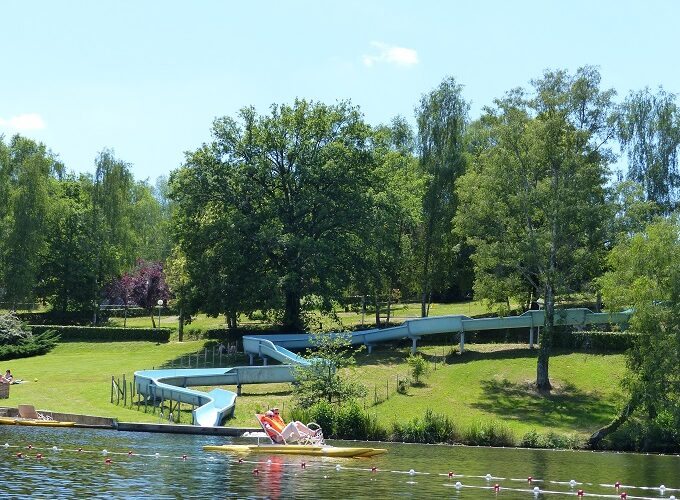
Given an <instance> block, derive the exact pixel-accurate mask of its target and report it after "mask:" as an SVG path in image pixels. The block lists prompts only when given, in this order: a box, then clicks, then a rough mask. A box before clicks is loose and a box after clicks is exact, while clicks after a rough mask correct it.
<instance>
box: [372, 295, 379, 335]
mask: <svg viewBox="0 0 680 500" xmlns="http://www.w3.org/2000/svg"><path fill="white" fill-rule="evenodd" d="M378 299H379V298H378V294H377V293H376V294H375V295H374V296H373V301H374V302H375V327H376V328H380V302H379V300H378Z"/></svg>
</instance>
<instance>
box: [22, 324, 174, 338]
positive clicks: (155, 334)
mask: <svg viewBox="0 0 680 500" xmlns="http://www.w3.org/2000/svg"><path fill="white" fill-rule="evenodd" d="M30 326H31V328H32V329H33V333H34V334H40V333H42V332H44V331H47V330H54V331H55V332H56V333H58V334H59V336H60V337H61V341H62V342H82V341H85V342H88V341H98V342H129V341H135V340H146V341H149V342H168V341H169V340H170V333H171V332H172V330H171V329H170V328H120V327H109V326H56V325H30Z"/></svg>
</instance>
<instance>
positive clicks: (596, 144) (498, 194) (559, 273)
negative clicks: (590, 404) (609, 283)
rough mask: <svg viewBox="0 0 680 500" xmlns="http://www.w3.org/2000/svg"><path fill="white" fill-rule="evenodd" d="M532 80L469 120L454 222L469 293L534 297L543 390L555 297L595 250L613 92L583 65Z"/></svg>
mask: <svg viewBox="0 0 680 500" xmlns="http://www.w3.org/2000/svg"><path fill="white" fill-rule="evenodd" d="M532 84H533V90H534V92H533V95H529V96H527V95H526V93H525V92H524V91H522V90H521V89H518V90H515V91H512V92H511V93H509V94H508V95H507V96H506V97H505V98H504V99H500V100H497V101H496V108H495V109H489V110H487V112H486V114H485V116H483V117H482V119H481V120H480V122H479V123H478V124H477V125H476V127H477V130H476V138H475V144H476V147H475V149H473V153H472V155H471V160H470V163H471V167H470V169H469V171H468V173H466V174H465V175H464V176H463V177H462V178H461V179H460V182H459V186H458V196H459V198H460V200H461V207H460V210H459V212H458V214H457V215H456V219H455V220H456V226H457V228H458V230H459V231H460V232H461V233H462V234H464V235H466V236H467V237H468V238H469V241H470V242H471V243H472V244H473V245H474V247H475V254H474V255H473V261H474V264H475V273H476V275H475V293H476V294H478V295H479V296H480V297H482V298H486V299H489V300H492V301H497V300H499V299H500V298H501V297H503V296H505V297H510V296H515V297H521V298H524V294H525V293H526V291H527V290H530V291H533V293H534V296H542V297H543V300H544V303H545V309H546V315H545V317H546V320H545V328H544V330H543V334H542V335H541V341H540V350H539V356H538V363H537V376H536V385H537V388H538V389H539V390H549V389H550V387H551V385H550V381H549V377H548V361H549V357H550V348H551V343H552V336H553V331H554V325H555V307H556V296H558V295H560V294H564V293H567V292H571V291H576V290H579V289H580V288H582V287H583V286H584V285H585V284H586V283H588V282H589V281H590V280H591V279H592V278H593V277H594V275H595V273H596V271H597V270H598V269H600V267H601V266H600V262H601V259H602V257H603V253H604V251H605V248H604V244H603V239H604V234H605V233H604V225H605V221H606V217H607V211H606V209H605V200H604V194H605V192H604V182H605V180H606V174H607V164H608V162H609V161H610V160H611V155H610V153H609V151H608V150H607V149H606V148H605V144H606V141H607V140H608V139H609V138H610V137H611V135H612V133H613V129H612V103H611V98H612V95H613V91H601V90H600V88H599V85H600V76H599V73H598V72H597V71H596V70H595V69H593V68H588V67H586V68H581V69H579V70H578V71H577V72H576V74H575V75H573V76H572V75H569V74H568V73H566V72H565V71H557V72H546V73H545V74H544V75H543V77H542V78H541V79H539V80H536V81H534V82H532Z"/></svg>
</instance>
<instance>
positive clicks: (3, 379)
mask: <svg viewBox="0 0 680 500" xmlns="http://www.w3.org/2000/svg"><path fill="white" fill-rule="evenodd" d="M13 381H14V377H13V376H12V372H11V371H10V370H7V371H6V372H5V374H4V375H2V376H1V377H0V383H3V384H11V383H12V382H13Z"/></svg>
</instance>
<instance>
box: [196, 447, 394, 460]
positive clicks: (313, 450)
mask: <svg viewBox="0 0 680 500" xmlns="http://www.w3.org/2000/svg"><path fill="white" fill-rule="evenodd" d="M203 450H204V451H223V452H227V453H239V454H243V453H272V454H277V455H312V456H317V457H341V458H363V457H372V456H375V455H380V454H382V453H387V450H386V449H384V448H353V447H349V446H328V445H326V446H314V445H302V444H259V445H258V444H253V445H247V444H223V445H220V446H204V447H203Z"/></svg>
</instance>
